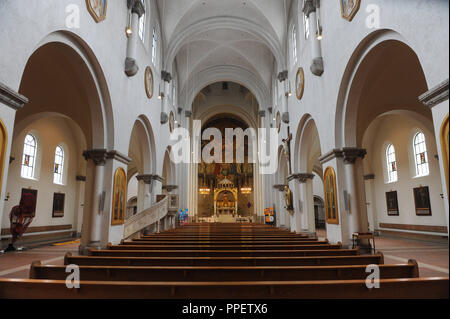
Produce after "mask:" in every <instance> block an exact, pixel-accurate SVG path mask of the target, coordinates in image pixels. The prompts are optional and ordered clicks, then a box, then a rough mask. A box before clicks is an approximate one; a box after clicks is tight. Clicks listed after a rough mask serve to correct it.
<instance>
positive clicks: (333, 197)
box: [324, 167, 339, 225]
mask: <svg viewBox="0 0 450 319" xmlns="http://www.w3.org/2000/svg"><path fill="white" fill-rule="evenodd" d="M324 188H325V189H324V191H325V218H326V221H327V223H328V224H336V225H338V224H339V214H338V205H337V189H336V173H335V171H334V169H333V168H332V167H327V169H326V170H325V174H324Z"/></svg>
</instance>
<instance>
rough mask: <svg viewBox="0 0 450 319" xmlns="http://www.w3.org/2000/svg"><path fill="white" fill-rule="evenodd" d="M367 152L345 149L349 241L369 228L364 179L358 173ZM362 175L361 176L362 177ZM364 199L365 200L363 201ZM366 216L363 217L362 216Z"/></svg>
mask: <svg viewBox="0 0 450 319" xmlns="http://www.w3.org/2000/svg"><path fill="white" fill-rule="evenodd" d="M365 154H366V151H365V150H363V149H356V148H344V149H343V156H344V172H345V180H346V190H347V193H348V203H349V211H348V213H349V215H348V226H349V227H348V234H347V237H348V238H347V239H351V238H352V234H353V233H355V232H366V231H367V227H363V224H364V223H365V224H366V225H367V211H366V206H365V205H366V200H365V190H364V179H363V176H362V175H361V174H359V172H358V168H359V163H357V160H358V159H359V158H364V156H365ZM360 175H361V176H360ZM362 199H364V200H362ZM363 214H364V215H365V216H362V215H363Z"/></svg>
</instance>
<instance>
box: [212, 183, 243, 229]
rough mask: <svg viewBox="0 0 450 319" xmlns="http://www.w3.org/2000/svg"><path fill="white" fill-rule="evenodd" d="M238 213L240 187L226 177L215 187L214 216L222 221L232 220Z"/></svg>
mask: <svg viewBox="0 0 450 319" xmlns="http://www.w3.org/2000/svg"><path fill="white" fill-rule="evenodd" d="M237 214H238V189H237V187H235V185H234V184H233V182H232V181H230V180H229V179H226V178H225V179H223V180H222V181H221V182H219V183H218V185H217V187H216V188H214V216H216V217H217V218H218V219H219V221H220V222H231V221H233V220H234V219H235V218H236V217H237ZM222 219H224V220H223V221H222Z"/></svg>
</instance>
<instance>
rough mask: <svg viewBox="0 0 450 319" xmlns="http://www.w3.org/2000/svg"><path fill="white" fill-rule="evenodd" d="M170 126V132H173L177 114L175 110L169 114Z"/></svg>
mask: <svg viewBox="0 0 450 319" xmlns="http://www.w3.org/2000/svg"><path fill="white" fill-rule="evenodd" d="M169 128H170V133H172V132H173V130H174V129H175V116H174V115H173V112H170V115H169Z"/></svg>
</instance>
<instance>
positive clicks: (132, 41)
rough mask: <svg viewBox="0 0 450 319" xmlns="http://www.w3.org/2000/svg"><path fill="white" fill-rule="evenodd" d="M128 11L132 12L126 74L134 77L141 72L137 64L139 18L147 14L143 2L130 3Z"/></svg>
mask: <svg viewBox="0 0 450 319" xmlns="http://www.w3.org/2000/svg"><path fill="white" fill-rule="evenodd" d="M128 6H129V7H128V10H129V11H130V12H131V25H130V27H131V33H128V34H127V36H128V43H127V57H126V59H125V73H126V75H128V76H134V75H136V73H137V72H138V71H139V67H138V65H137V62H136V46H137V43H138V39H139V36H138V31H139V18H140V17H141V16H142V15H143V14H144V13H145V8H144V6H143V4H142V2H141V1H139V0H131V1H128Z"/></svg>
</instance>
